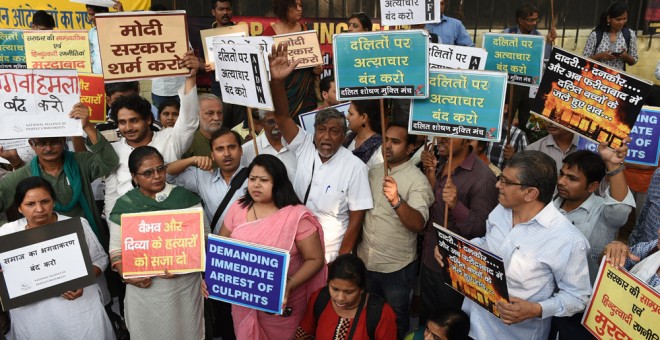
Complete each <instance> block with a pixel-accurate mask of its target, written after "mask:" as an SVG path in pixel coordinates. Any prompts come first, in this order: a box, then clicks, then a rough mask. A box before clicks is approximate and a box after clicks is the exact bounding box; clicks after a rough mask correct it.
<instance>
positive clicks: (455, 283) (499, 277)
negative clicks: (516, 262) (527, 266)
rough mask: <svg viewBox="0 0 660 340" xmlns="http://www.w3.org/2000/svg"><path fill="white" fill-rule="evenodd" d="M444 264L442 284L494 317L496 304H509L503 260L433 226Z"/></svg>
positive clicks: (437, 226)
mask: <svg viewBox="0 0 660 340" xmlns="http://www.w3.org/2000/svg"><path fill="white" fill-rule="evenodd" d="M433 226H434V227H435V229H436V232H437V233H438V249H439V250H440V254H442V257H443V261H444V263H445V265H444V267H443V269H444V279H445V284H446V285H448V286H450V287H451V288H453V289H454V290H456V291H457V292H459V293H461V294H462V295H463V296H465V297H467V298H468V299H471V300H472V301H474V302H476V303H477V304H479V305H480V306H481V307H483V308H484V309H486V310H487V311H489V312H491V313H493V315H495V316H497V317H499V316H500V314H499V312H498V311H497V308H495V303H496V302H498V301H505V302H508V301H509V291H508V290H507V287H506V276H505V275H504V262H503V261H502V258H501V257H499V256H497V255H495V254H493V253H491V252H489V251H487V250H485V249H483V248H481V247H478V246H476V245H474V244H472V243H470V241H468V240H466V239H464V238H463V237H461V236H459V235H457V234H454V233H452V232H451V231H449V230H448V229H446V228H443V227H441V226H440V225H438V224H436V223H433Z"/></svg>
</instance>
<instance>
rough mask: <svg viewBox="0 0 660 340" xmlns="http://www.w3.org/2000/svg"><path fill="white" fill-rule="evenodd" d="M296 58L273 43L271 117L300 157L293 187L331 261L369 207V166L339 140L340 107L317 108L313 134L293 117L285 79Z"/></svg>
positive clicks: (346, 246)
mask: <svg viewBox="0 0 660 340" xmlns="http://www.w3.org/2000/svg"><path fill="white" fill-rule="evenodd" d="M296 64H297V62H293V63H289V60H288V58H287V48H286V45H285V44H280V45H279V46H278V47H274V48H273V55H272V58H271V61H270V71H271V91H272V95H273V103H274V106H275V115H274V116H275V122H276V123H277V126H278V127H279V129H280V131H281V133H282V137H283V138H284V142H286V143H285V145H286V146H287V147H288V149H289V150H290V151H291V152H293V153H294V154H295V155H296V159H297V160H298V166H297V168H296V177H295V179H294V181H293V188H294V190H295V191H296V193H297V194H298V197H299V198H300V200H301V201H302V202H303V204H305V205H306V206H307V207H308V208H309V209H310V210H312V211H313V212H314V214H316V216H317V218H318V219H319V222H320V223H321V225H322V226H323V233H324V235H323V236H324V241H325V259H326V261H328V262H332V261H333V260H334V259H335V258H336V257H337V255H339V254H345V253H350V252H351V251H352V250H353V248H354V246H355V245H356V241H357V238H358V235H359V234H360V231H361V229H362V223H363V221H364V216H365V213H366V211H367V210H368V209H371V208H373V200H372V197H371V189H370V188H369V177H368V170H367V166H366V165H365V164H364V163H363V162H362V161H361V160H360V159H359V158H357V157H355V156H354V155H353V153H351V152H350V151H348V150H347V149H346V148H344V147H343V146H342V143H343V141H344V137H346V131H347V126H346V117H345V116H344V114H343V113H341V112H339V111H337V110H336V109H324V110H321V111H319V112H318V114H317V115H316V122H315V123H314V134H313V135H312V134H309V133H307V132H306V131H305V130H303V129H301V128H300V127H298V126H297V125H296V124H295V123H294V122H293V119H291V117H290V115H289V101H288V99H287V95H286V92H285V88H286V87H285V84H284V80H285V79H286V77H287V76H288V75H289V74H291V72H293V69H294V68H295V65H296Z"/></svg>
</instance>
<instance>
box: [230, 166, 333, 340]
mask: <svg viewBox="0 0 660 340" xmlns="http://www.w3.org/2000/svg"><path fill="white" fill-rule="evenodd" d="M249 174H250V175H249V177H248V189H247V192H246V194H245V196H244V197H242V198H241V199H239V200H238V201H237V202H236V203H234V204H233V205H232V206H231V207H230V208H229V211H228V212H227V216H226V217H225V220H224V222H223V225H222V228H221V229H220V235H221V236H226V237H231V238H234V239H238V240H242V241H248V242H252V243H257V244H261V245H265V246H270V247H276V248H280V249H285V250H289V254H290V262H289V271H288V273H287V284H286V292H285V294H284V304H285V305H286V306H288V307H291V308H292V313H291V315H290V316H288V317H284V316H281V315H270V314H268V313H264V312H260V311H257V310H255V309H251V308H246V307H242V306H238V305H233V306H232V316H233V319H234V331H235V332H236V338H237V339H291V338H292V337H293V334H294V332H295V330H296V327H297V326H298V324H299V323H300V320H301V319H302V317H303V315H304V314H305V308H306V306H307V300H308V299H309V297H310V296H311V294H312V293H313V292H314V291H315V290H318V289H319V288H320V287H323V286H324V285H325V280H326V276H327V269H326V266H325V258H324V245H323V229H322V228H321V224H319V222H318V221H317V219H316V217H315V216H314V215H313V214H312V213H311V212H310V211H309V210H308V209H307V208H306V207H305V206H304V205H302V203H301V202H300V200H299V199H298V196H296V193H295V192H294V190H293V186H292V185H291V182H290V181H289V178H288V176H287V172H286V168H285V167H284V164H283V163H282V162H281V161H280V160H279V159H278V158H277V157H275V156H272V155H259V156H257V157H256V158H255V159H254V161H252V164H250V167H249Z"/></svg>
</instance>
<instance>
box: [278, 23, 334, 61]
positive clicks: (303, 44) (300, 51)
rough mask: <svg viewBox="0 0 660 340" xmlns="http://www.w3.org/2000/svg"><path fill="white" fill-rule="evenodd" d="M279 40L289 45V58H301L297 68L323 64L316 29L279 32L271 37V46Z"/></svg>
mask: <svg viewBox="0 0 660 340" xmlns="http://www.w3.org/2000/svg"><path fill="white" fill-rule="evenodd" d="M281 42H284V43H286V44H287V45H288V46H289V49H288V53H289V60H290V61H291V62H293V61H294V60H301V61H300V64H298V66H296V68H297V69H300V68H307V67H314V66H318V65H322V64H323V57H322V56H321V47H320V46H319V38H318V37H317V36H316V31H313V30H312V31H304V32H300V33H290V34H281V35H276V36H274V37H273V46H277V45H279V44H280V43H281Z"/></svg>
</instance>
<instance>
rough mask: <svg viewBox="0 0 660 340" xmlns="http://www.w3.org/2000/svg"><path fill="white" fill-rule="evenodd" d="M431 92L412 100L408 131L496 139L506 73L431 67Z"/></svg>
mask: <svg viewBox="0 0 660 340" xmlns="http://www.w3.org/2000/svg"><path fill="white" fill-rule="evenodd" d="M429 85H430V87H429V91H430V93H431V94H430V95H429V97H428V98H427V99H416V100H413V101H412V105H411V115H410V119H409V120H408V131H410V132H411V133H415V134H430V135H436V136H447V137H458V138H470V139H478V140H486V141H492V140H499V139H500V133H501V131H502V119H503V118H502V116H503V114H502V112H503V107H504V96H505V91H506V74H504V73H500V72H488V71H471V70H450V69H440V70H431V71H430V78H429Z"/></svg>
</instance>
